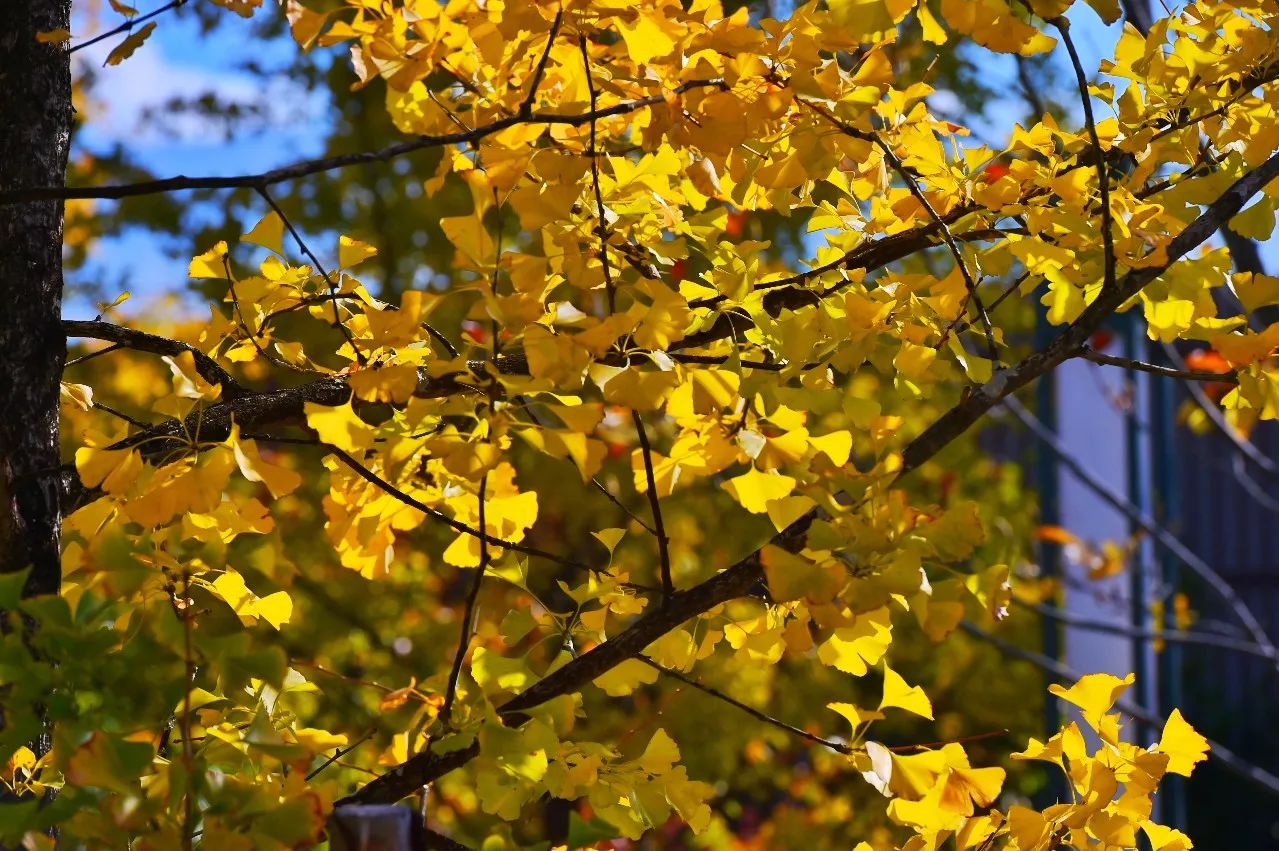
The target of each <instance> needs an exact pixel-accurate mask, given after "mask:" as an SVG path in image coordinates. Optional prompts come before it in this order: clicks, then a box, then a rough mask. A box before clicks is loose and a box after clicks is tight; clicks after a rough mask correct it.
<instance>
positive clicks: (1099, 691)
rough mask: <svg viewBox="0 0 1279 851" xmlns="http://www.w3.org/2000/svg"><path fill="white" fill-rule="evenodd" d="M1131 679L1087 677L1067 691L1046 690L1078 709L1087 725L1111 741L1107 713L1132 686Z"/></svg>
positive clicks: (1057, 688)
mask: <svg viewBox="0 0 1279 851" xmlns="http://www.w3.org/2000/svg"><path fill="white" fill-rule="evenodd" d="M1133 679H1134V678H1133V675H1132V674H1129V675H1128V676H1126V677H1124V678H1123V679H1120V678H1119V677H1116V676H1115V675H1113V674H1088V675H1086V676H1083V677H1080V678H1079V682H1077V683H1075V684H1074V685H1073V686H1071V687H1070V688H1068V689H1067V688H1062V687H1061V686H1059V685H1057V684H1055V683H1054V684H1053V685H1050V686H1049V687H1048V691H1050V692H1051V693H1053V694H1055V695H1057V696H1058V697H1060V698H1061V699H1062V700H1064V701H1066V702H1067V703H1073V704H1074V705H1075V706H1078V707H1079V710H1080V714H1081V715H1082V716H1083V719H1084V721H1085V722H1086V723H1087V724H1088V726H1090V727H1092V728H1093V729H1094V730H1096V731H1097V733H1098V734H1099V735H1101V736H1102V738H1104V739H1106V740H1107V741H1110V740H1111V739H1113V738H1114V737H1115V736H1114V731H1113V730H1112V725H1111V724H1110V723H1108V722H1106V714H1107V713H1108V712H1110V708H1111V707H1112V706H1114V705H1115V701H1116V700H1118V699H1119V696H1120V695H1121V694H1123V693H1124V692H1125V691H1127V689H1128V687H1129V686H1130V685H1132V684H1133Z"/></svg>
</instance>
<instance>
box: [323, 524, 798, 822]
mask: <svg viewBox="0 0 1279 851" xmlns="http://www.w3.org/2000/svg"><path fill="white" fill-rule="evenodd" d="M814 517H815V515H814V514H813V513H811V512H810V513H809V514H807V515H805V516H804V517H801V518H800V519H799V520H796V521H795V523H793V524H792V525H791V526H789V527H788V528H787V529H786V530H785V531H783V532H782V533H781V534H779V535H778V536H777V538H775V539H774V541H773V543H780V544H781V545H782V546H789V547H793V548H797V547H799V546H801V542H802V540H803V537H804V534H805V533H806V532H807V531H808V527H809V525H811V523H812V521H813V519H814ZM763 581H764V568H763V564H762V563H761V561H760V551H759V550H756V551H755V552H753V553H751V554H750V555H748V556H747V557H746V558H744V559H742V560H741V561H739V562H737V563H736V564H734V565H733V566H732V567H730V568H728V569H727V570H725V571H723V572H722V573H718V574H716V575H715V576H713V577H711V578H710V579H708V580H706V581H705V582H703V583H701V584H700V585H697V586H695V587H693V588H690V589H688V590H685V591H677V592H675V594H674V595H672V596H671V598H670V600H669V602H668V603H667V605H665V606H662V607H660V608H658V609H655V610H653V611H651V612H649V613H648V614H646V615H644V616H642V617H641V618H639V619H638V620H636V621H635V622H634V623H632V624H631V625H630V626H629V627H627V628H626V629H625V630H623V631H622V632H620V633H618V634H617V635H615V636H613V637H612V638H610V639H609V640H608V641H605V642H604V643H603V644H599V645H596V646H595V647H593V648H591V649H590V650H589V651H587V652H586V653H584V654H582V655H581V656H579V657H577V658H576V659H574V660H573V661H571V662H569V663H568V664H566V665H564V666H563V667H562V668H558V669H556V670H555V671H554V672H553V673H551V674H549V675H547V676H546V677H545V678H544V679H542V680H540V681H539V682H537V683H535V684H534V685H533V686H531V687H530V688H529V689H527V690H525V691H524V692H522V693H520V694H519V695H517V696H516V697H514V698H512V699H511V700H509V701H508V702H507V703H505V704H504V705H502V707H501V708H500V709H499V714H500V715H501V716H502V718H503V720H504V721H505V722H506V723H507V724H509V725H513V726H517V725H519V724H521V723H523V721H524V720H525V718H526V716H525V715H524V714H523V713H524V712H525V711H527V710H529V709H532V708H533V707H535V706H540V705H541V704H543V703H545V702H546V701H548V700H551V699H552V698H555V697H559V696H560V695H563V694H572V693H573V692H576V691H580V690H581V689H582V688H584V687H585V686H586V685H587V684H588V683H590V682H591V681H592V680H594V679H595V678H597V677H599V676H600V675H601V674H604V673H606V672H608V671H610V670H612V669H613V668H614V667H616V666H617V665H619V664H621V663H622V662H624V661H626V660H627V659H631V658H634V657H635V656H638V655H639V654H640V653H642V652H643V650H644V648H645V647H647V646H648V645H649V644H651V643H653V642H654V641H656V640H657V639H658V638H661V637H662V636H663V635H665V634H666V633H668V632H670V631H671V630H672V629H675V628H676V627H678V626H679V625H680V624H682V623H684V622H685V621H687V620H689V619H690V618H695V617H698V616H699V615H703V614H705V613H706V612H708V611H710V610H711V609H713V608H715V607H716V606H718V605H720V604H721V603H726V602H728V601H729V600H732V599H735V598H737V597H741V596H744V595H746V594H747V593H748V592H750V591H751V589H753V588H754V587H756V586H757V585H759V584H760V583H761V582H763ZM478 754H479V745H478V744H474V745H472V746H471V747H469V748H466V749H465V750H461V751H454V752H452V753H448V754H444V755H438V754H435V753H433V752H431V751H424V752H423V753H420V754H417V755H416V756H413V757H411V758H409V760H408V761H407V762H405V763H403V764H401V765H399V766H397V767H396V768H393V769H391V770H390V771H388V772H387V773H386V774H384V775H382V776H381V777H379V778H378V779H376V780H374V781H372V782H370V783H369V784H367V785H366V786H364V787H363V788H361V789H360V790H359V791H357V792H356V793H355V794H353V795H351V796H349V797H348V798H346V799H345V800H343V801H340V802H339V803H361V804H371V803H391V802H394V801H398V800H400V799H401V798H403V797H405V796H406V795H409V794H411V793H412V792H413V791H415V790H416V789H419V788H421V787H422V786H424V785H426V784H427V783H431V782H433V781H434V780H437V779H439V778H440V777H443V776H444V775H445V774H447V773H448V772H450V771H452V770H454V769H456V768H460V767H461V766H463V765H465V764H466V763H467V762H469V761H470V760H471V759H473V758H474V757H475V756H477V755H478Z"/></svg>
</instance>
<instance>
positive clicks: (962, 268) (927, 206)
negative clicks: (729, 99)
mask: <svg viewBox="0 0 1279 851" xmlns="http://www.w3.org/2000/svg"><path fill="white" fill-rule="evenodd" d="M798 100H799V102H800V103H802V104H804V105H805V106H807V107H808V108H809V109H811V110H812V111H813V112H816V113H817V114H818V115H820V116H822V117H823V118H825V119H826V120H827V121H829V122H830V123H831V124H833V125H834V126H835V127H837V128H838V129H839V130H840V131H842V132H843V133H844V135H846V136H851V137H852V138H854V139H860V140H862V141H865V142H870V143H871V144H873V145H875V147H877V148H879V150H880V152H881V153H882V154H883V156H884V159H885V160H886V161H887V162H888V165H889V166H890V167H891V168H892V170H893V171H895V172H896V173H897V176H898V177H900V178H901V179H902V181H903V182H904V183H905V184H906V188H907V190H908V191H909V192H910V194H911V195H912V196H913V197H914V198H915V200H916V201H918V202H919V204H920V206H921V207H923V208H924V212H926V213H928V217H929V218H930V219H932V220H933V224H935V225H936V226H937V228H938V230H939V231H940V232H941V236H942V240H943V241H944V242H945V243H946V247H947V248H948V249H950V254H951V256H952V257H953V258H954V259H955V265H956V266H957V267H958V268H959V274H960V275H961V276H963V279H964V287H965V288H966V289H967V290H968V300H969V301H971V302H972V304H973V306H974V307H975V308H976V310H977V315H978V316H979V317H980V318H981V323H982V328H983V330H984V331H985V332H986V345H987V346H988V347H989V350H990V359H991V360H992V361H998V360H999V349H998V347H997V346H996V344H995V329H994V327H993V326H992V325H991V322H990V316H989V314H988V313H987V312H986V306H985V305H984V304H982V300H981V296H980V295H978V293H977V281H976V279H975V278H974V277H973V274H972V272H971V271H969V269H968V263H967V261H965V260H964V254H963V252H962V251H960V248H959V243H958V242H957V241H956V240H955V235H954V234H952V233H951V232H950V227H949V226H948V225H947V224H946V221H945V220H944V219H943V218H942V217H941V216H940V215H939V214H938V213H937V210H936V209H934V208H933V205H932V202H930V201H929V200H928V196H926V195H925V194H924V190H923V189H921V188H920V186H919V182H918V181H916V180H915V178H914V176H913V175H912V174H911V173H910V171H909V170H908V169H907V168H906V165H905V163H903V162H902V161H901V159H899V158H898V156H897V154H896V152H895V151H893V149H892V146H891V145H889V144H888V143H887V142H885V141H884V139H883V138H882V137H881V136H880V135H879V134H878V133H868V132H866V131H863V130H859V129H857V128H856V127H853V126H852V125H851V124H849V123H847V122H846V121H842V120H840V119H839V118H838V117H836V116H835V115H834V114H832V113H831V112H830V111H828V110H827V109H825V108H824V107H822V106H819V105H818V104H816V103H813V102H811V101H808V100H806V99H804V98H799V99H798Z"/></svg>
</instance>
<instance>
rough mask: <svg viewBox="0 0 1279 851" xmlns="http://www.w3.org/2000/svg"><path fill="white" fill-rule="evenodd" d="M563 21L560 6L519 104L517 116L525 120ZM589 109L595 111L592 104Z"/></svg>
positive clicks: (531, 109) (531, 111)
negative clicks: (526, 91)
mask: <svg viewBox="0 0 1279 851" xmlns="http://www.w3.org/2000/svg"><path fill="white" fill-rule="evenodd" d="M563 20H564V7H563V6H560V8H559V9H557V10H556V12H555V20H553V21H551V31H550V33H549V34H548V35H547V36H546V48H545V49H544V50H543V51H542V58H541V59H539V60H538V62H537V66H536V67H535V68H534V69H533V79H532V81H531V82H530V83H529V87H528V93H527V94H526V95H525V96H524V102H523V103H521V104H520V111H519V114H520V115H521V116H524V117H525V118H527V117H528V116H530V115H532V114H533V102H534V101H535V100H537V89H538V87H539V86H541V84H542V75H543V74H545V73H546V63H547V61H548V60H549V59H550V58H551V49H552V48H554V47H555V37H556V36H558V35H559V33H560V24H561V23H562V22H563ZM591 109H592V110H594V109H595V104H594V103H592V104H591Z"/></svg>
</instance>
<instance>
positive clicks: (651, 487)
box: [631, 410, 675, 600]
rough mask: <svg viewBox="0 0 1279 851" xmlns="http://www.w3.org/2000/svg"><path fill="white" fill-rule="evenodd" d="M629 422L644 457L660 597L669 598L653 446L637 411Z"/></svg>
mask: <svg viewBox="0 0 1279 851" xmlns="http://www.w3.org/2000/svg"><path fill="white" fill-rule="evenodd" d="M631 422H633V423H634V424H635V431H636V433H638V435H639V442H640V454H641V455H643V457H644V478H645V481H646V482H647V484H648V507H649V510H650V511H651V512H652V514H653V526H654V529H653V536H654V537H655V538H657V555H658V559H659V563H660V567H661V576H662V597H663V598H664V599H665V600H669V599H670V598H671V595H672V594H674V593H675V583H674V582H673V581H672V579H671V552H670V538H668V537H667V536H666V524H665V523H663V522H662V501H661V500H660V499H659V498H658V496H657V478H656V476H654V474H653V448H652V447H651V446H649V444H648V432H647V431H645V430H644V419H643V418H642V417H641V416H640V414H639V411H636V410H632V411H631Z"/></svg>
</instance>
